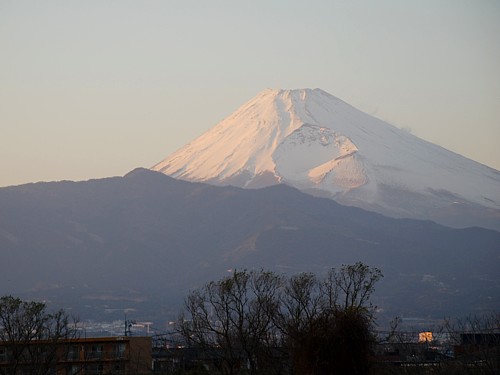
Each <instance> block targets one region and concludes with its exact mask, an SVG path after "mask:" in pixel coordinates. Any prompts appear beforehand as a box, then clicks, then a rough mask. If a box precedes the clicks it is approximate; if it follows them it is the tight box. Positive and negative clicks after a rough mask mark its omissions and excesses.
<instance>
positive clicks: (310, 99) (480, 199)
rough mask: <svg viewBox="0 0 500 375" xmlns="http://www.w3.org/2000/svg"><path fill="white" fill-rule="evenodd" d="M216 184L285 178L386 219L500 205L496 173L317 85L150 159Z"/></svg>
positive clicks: (284, 93) (266, 101) (252, 106)
mask: <svg viewBox="0 0 500 375" xmlns="http://www.w3.org/2000/svg"><path fill="white" fill-rule="evenodd" d="M152 169H153V170H156V171H160V172H163V173H165V174H167V175H170V176H172V177H176V178H180V179H184V180H189V181H203V182H209V183H212V184H217V185H235V186H240V187H246V188H250V187H262V186H267V185H272V184H277V183H286V184H289V185H292V186H295V187H297V188H299V189H301V190H304V191H308V192H311V193H314V194H318V195H322V196H327V197H330V198H333V199H335V200H338V201H340V202H341V203H346V204H351V205H356V206H360V207H364V208H370V209H374V210H376V211H378V212H382V213H385V214H390V215H392V216H409V217H425V212H428V211H429V210H432V209H438V208H439V207H443V206H446V207H447V206H449V205H452V204H457V202H458V203H459V204H463V203H466V204H472V205H477V206H481V207H488V208H491V209H494V210H499V209H500V173H499V172H498V171H496V170H494V169H491V168H488V167H486V166H484V165H482V164H479V163H476V162H474V161H472V160H469V159H467V158H464V157H462V156H460V155H457V154H455V153H453V152H450V151H448V150H446V149H444V148H442V147H439V146H436V145H434V144H432V143H429V142H427V141H424V140H422V139H419V138H417V137H415V136H414V135H412V134H410V133H408V132H407V131H405V130H401V129H398V128H396V127H394V126H392V125H390V124H388V123H386V122H384V121H382V120H379V119H377V118H374V117H372V116H370V115H368V114H366V113H364V112H361V111H359V110H357V109H356V108H354V107H352V106H350V105H349V104H347V103H345V102H343V101H342V100H340V99H338V98H336V97H334V96H332V95H330V94H328V93H327V92H325V91H323V90H321V89H299V90H273V89H267V90H264V91H262V92H261V93H259V94H258V95H257V96H255V97H254V98H253V99H251V100H250V101H248V102H247V103H246V104H244V105H243V106H241V107H240V108H239V109H238V110H236V111H235V112H234V113H233V114H232V115H230V116H229V117H227V118H226V119H225V120H223V121H222V122H220V123H219V124H217V125H216V126H214V127H213V128H212V129H210V130H208V131H207V132H206V133H204V134H203V135H201V136H200V137H198V138H197V139H195V140H194V141H193V142H191V143H189V144H187V145H186V146H184V147H182V148H181V149H179V150H178V151H176V152H174V153H173V154H172V155H170V156H169V157H167V158H166V159H165V160H163V161H161V162H160V163H158V164H157V165H155V166H154V167H153V168H152Z"/></svg>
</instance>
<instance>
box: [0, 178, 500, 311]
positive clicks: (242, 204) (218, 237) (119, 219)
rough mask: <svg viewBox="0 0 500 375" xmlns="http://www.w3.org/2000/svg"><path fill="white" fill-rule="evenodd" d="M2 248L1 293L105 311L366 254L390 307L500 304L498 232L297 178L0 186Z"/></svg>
mask: <svg viewBox="0 0 500 375" xmlns="http://www.w3.org/2000/svg"><path fill="white" fill-rule="evenodd" d="M0 249H1V251H0V265H1V267H2V268H1V269H2V272H1V273H0V294H6V293H16V294H18V293H28V294H23V295H28V296H38V297H40V298H44V299H48V300H51V301H55V302H54V303H55V304H56V305H59V307H72V308H73V309H74V311H77V312H78V314H79V315H80V316H83V317H86V316H88V315H92V316H94V317H95V318H97V319H101V320H104V319H106V318H110V317H112V316H113V317H115V318H123V310H124V309H132V310H129V311H135V312H134V313H133V314H136V315H135V316H141V318H142V319H145V318H147V319H157V320H158V319H163V318H165V314H166V312H165V311H167V310H168V309H171V310H173V311H178V308H179V307H180V300H181V299H182V297H183V296H184V295H185V294H186V292H187V290H189V289H190V288H193V287H195V286H197V285H200V284H201V283H204V282H206V281H208V280H213V279H218V278H219V277H221V276H223V275H226V274H227V272H228V270H229V269H234V268H261V267H262V268H265V269H272V270H277V271H283V272H293V273H297V272H302V271H307V270H311V271H315V272H325V271H326V270H327V269H328V268H330V267H332V266H339V265H340V264H342V263H353V262H356V261H363V262H366V263H367V264H369V265H372V266H377V267H380V268H382V270H383V272H384V274H385V275H386V277H385V278H384V280H383V281H382V283H381V284H380V287H379V290H378V293H377V298H378V300H377V304H378V305H379V306H380V307H381V309H383V310H384V311H385V312H386V313H387V314H391V315H396V314H398V315H400V314H403V315H406V316H408V315H411V316H415V315H417V316H434V317H442V316H444V315H456V314H461V313H464V312H471V311H479V310H484V309H496V310H498V309H499V308H500V300H499V296H500V293H499V288H500V276H499V274H498V269H499V266H500V264H499V263H500V261H499V254H500V233H499V232H495V231H491V230H486V229H480V228H469V229H463V230H458V229H451V228H447V227H443V226H440V225H437V224H434V223H432V222H429V221H416V220H409V219H391V218H387V217H384V216H382V215H379V214H375V213H370V212H367V211H364V210H361V209H358V208H354V207H347V206H341V205H339V204H337V203H335V202H334V201H332V200H329V199H323V198H314V197H312V196H309V195H306V194H303V193H301V192H299V191H298V190H295V189H293V188H290V187H287V186H285V185H278V186H273V187H268V188H264V189H253V190H244V189H239V188H234V187H215V186H210V185H206V184H199V183H189V182H184V181H179V180H175V179H172V178H170V177H167V176H165V175H163V174H160V173H156V172H152V171H148V170H144V169H138V170H135V171H133V172H131V173H129V174H128V175H126V176H125V177H114V178H107V179H100V180H91V181H87V182H53V183H37V184H28V185H21V186H15V187H7V188H1V189H0ZM170 312H172V311H170ZM129 316H130V315H129Z"/></svg>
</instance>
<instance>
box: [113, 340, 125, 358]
mask: <svg viewBox="0 0 500 375" xmlns="http://www.w3.org/2000/svg"><path fill="white" fill-rule="evenodd" d="M113 357H114V358H125V343H123V342H120V343H118V344H114V345H113Z"/></svg>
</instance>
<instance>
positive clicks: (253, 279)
mask: <svg viewBox="0 0 500 375" xmlns="http://www.w3.org/2000/svg"><path fill="white" fill-rule="evenodd" d="M381 277H382V273H381V272H380V270H378V269H377V268H370V267H368V266H366V265H364V264H362V263H356V264H354V265H350V266H342V267H341V268H340V269H339V270H335V269H332V270H331V272H330V273H329V274H328V276H327V277H326V278H325V279H318V278H317V277H316V275H314V274H312V273H302V274H299V275H295V276H291V277H290V278H288V279H286V278H285V277H283V276H280V275H277V274H275V273H273V272H265V271H251V272H248V271H235V272H234V273H233V274H232V275H231V276H229V277H226V278H223V279H222V280H220V281H217V282H210V283H208V284H206V285H205V286H204V287H202V288H200V289H197V290H195V291H192V292H191V293H190V294H189V295H188V297H187V298H186V301H185V310H186V312H185V315H182V316H181V318H180V320H179V330H180V332H181V333H182V334H183V336H184V337H185V339H186V340H187V341H188V343H189V344H190V345H192V346H197V347H199V348H202V349H204V350H205V351H207V352H210V353H211V354H212V355H215V354H217V355H218V356H219V359H220V361H221V363H222V364H223V366H221V369H222V371H223V372H224V373H226V374H229V375H233V374H236V373H238V372H245V373H249V374H256V373H258V372H260V373H262V372H263V371H266V373H271V372H272V373H290V372H293V373H296V374H307V373H311V374H323V373H324V374H330V373H337V372H338V371H341V373H342V371H344V372H345V371H351V373H353V374H366V373H367V370H368V368H369V351H370V349H371V344H372V335H371V324H372V318H373V316H372V312H373V310H372V308H371V304H370V303H369V302H370V297H371V294H372V293H373V291H374V286H375V283H376V282H377V281H378V280H379V279H380V278H381Z"/></svg>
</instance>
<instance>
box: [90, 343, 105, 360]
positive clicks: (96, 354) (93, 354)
mask: <svg viewBox="0 0 500 375" xmlns="http://www.w3.org/2000/svg"><path fill="white" fill-rule="evenodd" d="M103 353H104V348H103V346H102V345H92V346H91V347H90V353H88V359H101V358H102V357H103Z"/></svg>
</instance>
